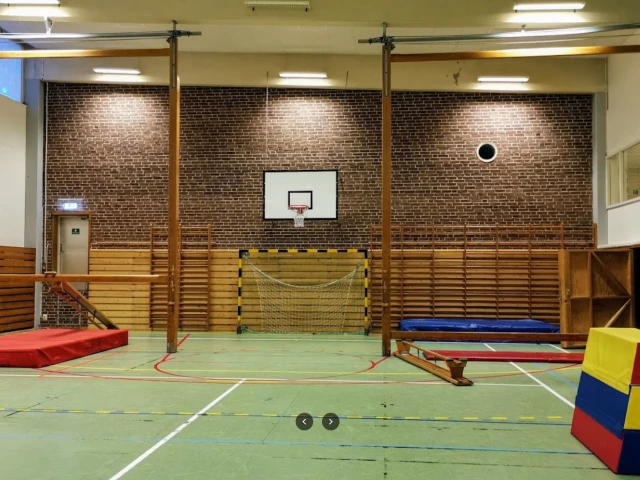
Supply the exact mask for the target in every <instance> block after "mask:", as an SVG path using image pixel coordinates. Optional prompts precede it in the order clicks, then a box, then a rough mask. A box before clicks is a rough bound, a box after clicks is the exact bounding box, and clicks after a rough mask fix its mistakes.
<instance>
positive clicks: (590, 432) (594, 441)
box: [571, 406, 622, 473]
mask: <svg viewBox="0 0 640 480" xmlns="http://www.w3.org/2000/svg"><path fill="white" fill-rule="evenodd" d="M571 433H572V434H573V436H574V437H576V438H577V439H578V440H580V442H581V443H582V444H583V445H584V446H585V447H587V448H588V449H589V450H591V451H592V452H593V453H594V455H595V456H596V457H598V458H599V459H600V460H602V463H604V464H605V465H606V466H607V467H609V469H610V470H611V471H612V472H614V473H619V472H618V466H619V464H620V455H621V454H622V439H620V438H618V437H616V436H615V435H614V434H613V433H611V432H610V431H609V430H607V429H606V428H604V427H603V426H602V425H600V424H599V423H598V422H596V421H595V420H593V419H592V418H591V417H589V415H587V414H586V413H585V412H583V411H582V410H581V409H580V408H578V407H577V406H576V409H575V410H574V412H573V422H572V424H571Z"/></svg>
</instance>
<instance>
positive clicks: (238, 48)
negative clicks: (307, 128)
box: [0, 0, 640, 55]
mask: <svg viewBox="0 0 640 480" xmlns="http://www.w3.org/2000/svg"><path fill="white" fill-rule="evenodd" d="M514 3H515V1H514V0H491V1H478V0H448V1H446V2H443V1H442V0H395V1H394V2H390V1H389V0H347V1H345V0H340V1H338V0H311V10H310V11H309V12H304V11H295V10H283V9H275V10H257V11H255V12H254V11H252V10H251V9H248V8H246V7H245V6H244V0H184V1H176V0H174V1H168V0H135V1H131V0H127V1H125V0H110V1H108V2H96V1H95V0H61V6H60V7H54V8H50V7H49V8H46V9H44V10H43V9H42V8H40V7H0V28H2V29H4V30H5V31H7V32H11V33H44V22H43V21H42V15H43V13H47V15H49V16H50V17H51V18H52V19H53V21H54V26H53V30H52V32H53V33H96V32H132V31H158V30H168V29H170V28H171V20H174V19H175V20H176V21H178V22H179V28H180V29H190V30H197V31H201V32H202V36H201V37H191V38H187V39H184V40H182V41H181V42H180V43H181V46H180V48H181V50H184V51H193V52H218V53H277V54H338V55H342V54H349V55H379V47H378V46H376V45H368V44H358V39H362V38H370V37H378V36H380V35H381V24H382V22H385V21H386V22H388V23H389V30H388V34H389V35H460V34H478V33H496V32H505V31H518V30H520V29H521V28H522V26H523V25H526V27H525V28H526V29H527V30H532V29H538V28H563V27H568V26H584V25H601V24H618V23H634V22H640V1H639V0H586V3H587V6H586V8H585V9H584V10H583V11H582V12H579V13H573V12H570V13H568V14H566V17H567V18H563V19H562V21H561V22H560V23H549V19H548V18H544V19H540V18H531V16H529V15H527V14H524V13H519V14H517V13H514V12H513V6H514ZM538 20H542V23H537V21H538ZM565 22H568V23H565ZM0 42H1V41H0ZM541 43H543V44H544V46H587V45H623V44H640V31H623V32H609V33H603V34H599V35H597V36H595V37H594V36H591V37H585V36H582V37H576V38H573V37H572V38H568V37H564V38H559V37H549V38H545V39H544V42H535V41H532V40H531V39H528V40H526V41H525V40H523V39H520V40H518V39H511V40H509V41H505V40H501V41H491V42H487V41H482V42H478V41H464V42H447V43H437V44H428V45H425V44H422V45H415V44H411V45H407V44H402V45H399V46H398V50H397V51H398V52H432V51H473V50H483V49H502V48H524V47H531V46H535V45H540V44H541ZM32 45H33V46H34V47H35V48H86V47H87V45H90V46H91V48H104V47H111V48H144V47H150V48H154V47H162V46H164V45H165V43H164V41H163V40H144V41H142V40H119V41H111V42H102V41H101V42H97V41H91V42H88V41H84V42H77V41H75V42H64V43H62V42H58V43H53V42H38V43H32ZM0 48H1V45H0Z"/></svg>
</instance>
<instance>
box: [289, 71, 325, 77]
mask: <svg viewBox="0 0 640 480" xmlns="http://www.w3.org/2000/svg"><path fill="white" fill-rule="evenodd" d="M280 78H327V74H326V73H312V72H306V73H305V72H280Z"/></svg>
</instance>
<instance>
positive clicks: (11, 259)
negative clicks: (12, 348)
mask: <svg viewBox="0 0 640 480" xmlns="http://www.w3.org/2000/svg"><path fill="white" fill-rule="evenodd" d="M7 273H30V274H33V273H36V249H35V248H22V247H2V246H0V275H2V274H7ZM34 295H35V288H34V285H33V283H29V284H24V285H15V286H10V287H0V332H9V331H12V330H19V329H23V328H33V326H34Z"/></svg>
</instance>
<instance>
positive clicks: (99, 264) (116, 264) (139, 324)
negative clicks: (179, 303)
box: [89, 249, 151, 330]
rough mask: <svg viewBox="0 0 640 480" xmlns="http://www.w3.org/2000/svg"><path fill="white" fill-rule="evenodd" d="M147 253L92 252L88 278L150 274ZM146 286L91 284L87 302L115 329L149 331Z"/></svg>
mask: <svg viewBox="0 0 640 480" xmlns="http://www.w3.org/2000/svg"><path fill="white" fill-rule="evenodd" d="M150 267H151V266H150V253H149V250H95V249H92V250H91V252H90V253H89V273H91V274H109V275H125V274H150V273H151V268H150ZM150 288H151V286H150V285H149V284H146V285H145V284H142V283H136V284H129V283H122V284H115V283H91V284H90V285H89V300H90V301H91V303H93V304H94V305H95V306H96V308H98V309H99V310H100V311H102V312H103V313H104V314H105V315H106V316H107V317H109V319H110V320H111V321H112V322H113V323H115V324H116V325H118V327H120V328H123V329H127V330H149V291H150Z"/></svg>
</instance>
